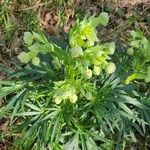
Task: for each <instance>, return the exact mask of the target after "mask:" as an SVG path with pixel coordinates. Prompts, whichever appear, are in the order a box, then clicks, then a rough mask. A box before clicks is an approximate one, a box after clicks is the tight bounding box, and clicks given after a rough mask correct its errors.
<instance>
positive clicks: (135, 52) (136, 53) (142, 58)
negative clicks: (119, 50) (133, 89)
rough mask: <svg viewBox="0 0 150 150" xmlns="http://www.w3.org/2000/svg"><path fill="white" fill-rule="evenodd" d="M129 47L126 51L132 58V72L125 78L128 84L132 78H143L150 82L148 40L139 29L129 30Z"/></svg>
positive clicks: (149, 41)
mask: <svg viewBox="0 0 150 150" xmlns="http://www.w3.org/2000/svg"><path fill="white" fill-rule="evenodd" d="M130 35H131V38H130V41H129V46H130V47H129V48H128V50H127V53H128V54H129V55H131V58H132V68H133V74H131V75H130V76H129V77H128V78H127V79H126V83H127V84H129V83H130V82H132V81H133V80H136V79H137V80H139V79H140V80H144V81H145V82H146V83H148V82H150V40H149V39H147V38H146V37H145V36H144V35H143V33H142V32H141V31H131V32H130Z"/></svg>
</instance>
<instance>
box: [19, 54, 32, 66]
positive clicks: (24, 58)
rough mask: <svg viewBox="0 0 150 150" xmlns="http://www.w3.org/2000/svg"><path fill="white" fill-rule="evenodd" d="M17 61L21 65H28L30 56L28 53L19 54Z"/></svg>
mask: <svg viewBox="0 0 150 150" xmlns="http://www.w3.org/2000/svg"><path fill="white" fill-rule="evenodd" d="M18 59H19V60H20V61H21V62H22V63H28V62H29V61H30V56H29V54H28V53H26V52H21V53H20V54H19V55H18Z"/></svg>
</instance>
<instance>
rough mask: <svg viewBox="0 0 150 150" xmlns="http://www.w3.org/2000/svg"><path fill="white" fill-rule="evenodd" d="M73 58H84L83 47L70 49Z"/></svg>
mask: <svg viewBox="0 0 150 150" xmlns="http://www.w3.org/2000/svg"><path fill="white" fill-rule="evenodd" d="M70 53H71V57H73V58H76V57H82V56H83V50H82V48H81V47H77V46H75V47H73V48H71V49H70Z"/></svg>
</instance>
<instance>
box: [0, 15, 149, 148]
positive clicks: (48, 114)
mask: <svg viewBox="0 0 150 150" xmlns="http://www.w3.org/2000/svg"><path fill="white" fill-rule="evenodd" d="M107 23H108V14H107V13H101V14H100V15H99V16H98V17H94V16H92V17H90V18H84V20H83V21H79V20H77V22H76V24H75V25H74V27H73V28H72V29H71V30H70V33H69V39H68V44H67V46H66V48H63V46H58V45H57V44H56V43H54V42H52V40H51V39H48V38H46V37H45V35H44V34H38V33H35V32H25V34H24V44H25V45H26V47H27V51H24V52H22V53H20V54H19V56H18V59H19V60H20V61H21V62H22V63H23V64H21V65H20V64H18V63H16V61H13V64H14V65H15V67H16V70H12V69H10V68H6V67H3V66H2V65H0V67H1V68H3V69H4V70H5V71H6V72H7V73H8V75H9V77H10V80H12V81H10V80H8V81H1V80H0V97H6V103H8V104H7V105H6V106H5V107H3V108H2V110H0V118H2V117H5V115H6V116H9V118H10V127H11V128H10V129H11V131H12V133H13V135H17V136H14V141H15V142H14V149H18V150H22V149H23V150H37V149H39V150H40V149H45V150H101V149H107V148H109V149H115V147H116V144H115V143H116V142H118V140H120V139H123V140H124V139H126V138H127V137H128V138H129V137H130V138H132V139H133V140H135V135H134V130H135V129H136V130H137V131H138V132H139V133H140V134H141V135H142V136H144V135H145V134H146V132H147V130H146V126H147V125H148V123H149V120H150V119H149V116H150V115H149V107H148V106H145V105H143V104H142V103H140V101H139V100H140V98H141V97H140V96H139V95H138V94H137V93H136V92H135V89H134V87H132V86H131V85H123V84H122V83H123V82H122V81H121V77H118V76H117V75H116V74H115V73H114V72H115V70H116V66H115V64H114V63H113V61H112V59H111V55H113V54H114V52H115V43H114V42H111V43H101V42H100V41H99V40H98V38H97V30H96V26H98V25H103V26H106V24H107ZM62 42H64V41H63V40H62ZM60 45H61V44H60ZM118 63H120V62H118ZM129 91H130V92H129ZM134 93H136V96H135V94H134ZM135 97H136V98H135ZM146 98H147V97H145V99H146ZM143 116H144V118H143ZM141 126H142V127H141ZM118 137H119V138H118ZM115 139H116V140H115ZM121 142H122V141H121ZM123 142H124V141H123ZM121 148H122V149H123V147H121Z"/></svg>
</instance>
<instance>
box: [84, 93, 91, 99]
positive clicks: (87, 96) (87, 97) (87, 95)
mask: <svg viewBox="0 0 150 150" xmlns="http://www.w3.org/2000/svg"><path fill="white" fill-rule="evenodd" d="M85 98H86V99H87V100H91V99H92V98H93V96H92V93H91V92H87V93H86V94H85Z"/></svg>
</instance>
